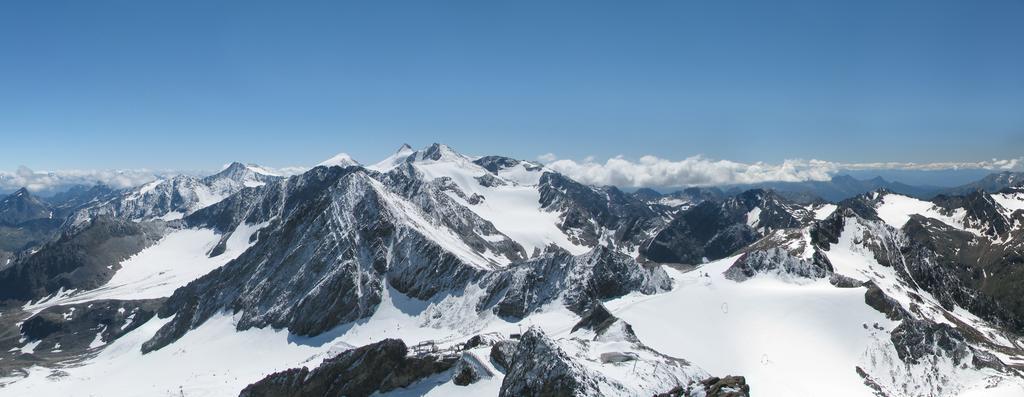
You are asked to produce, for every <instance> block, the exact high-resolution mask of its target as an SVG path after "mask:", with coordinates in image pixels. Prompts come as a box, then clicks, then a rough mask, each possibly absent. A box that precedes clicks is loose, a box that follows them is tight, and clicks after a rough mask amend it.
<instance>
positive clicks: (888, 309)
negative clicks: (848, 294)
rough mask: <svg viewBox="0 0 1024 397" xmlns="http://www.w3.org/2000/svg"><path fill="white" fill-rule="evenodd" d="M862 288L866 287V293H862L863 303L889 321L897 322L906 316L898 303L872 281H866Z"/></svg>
mask: <svg viewBox="0 0 1024 397" xmlns="http://www.w3.org/2000/svg"><path fill="white" fill-rule="evenodd" d="M864 286H865V287H867V291H864V303H866V304H867V305H868V306H871V307H872V308H874V309H875V310H878V311H879V312H881V313H882V314H885V317H887V318H889V319H890V320H893V321H899V320H902V319H903V317H904V316H905V315H906V314H905V313H904V310H903V308H902V307H900V304H899V302H896V300H895V299H892V298H890V297H889V296H888V295H886V294H885V292H883V291H882V289H881V288H878V285H876V284H875V283H874V282H873V281H868V282H867V283H865V284H864Z"/></svg>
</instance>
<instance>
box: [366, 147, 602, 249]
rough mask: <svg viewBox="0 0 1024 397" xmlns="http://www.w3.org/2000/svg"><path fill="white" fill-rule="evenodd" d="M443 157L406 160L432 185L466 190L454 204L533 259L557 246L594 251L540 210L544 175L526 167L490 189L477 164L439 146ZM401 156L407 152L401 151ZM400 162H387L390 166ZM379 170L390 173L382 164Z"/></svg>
mask: <svg viewBox="0 0 1024 397" xmlns="http://www.w3.org/2000/svg"><path fill="white" fill-rule="evenodd" d="M436 146H437V148H436V150H437V153H438V156H436V157H433V158H432V157H426V156H424V155H423V153H424V152H426V151H427V150H429V149H430V148H428V149H424V150H421V151H418V152H414V153H409V154H408V155H407V156H406V157H405V158H408V159H410V160H412V162H411V164H412V165H413V166H414V167H415V168H416V170H418V171H419V172H421V173H422V174H423V176H424V178H425V179H427V180H438V179H441V178H445V179H447V180H450V181H451V182H453V183H454V184H455V186H457V187H458V189H460V190H461V192H462V193H463V194H462V195H458V194H454V193H450V196H451V197H452V199H454V200H456V201H457V202H459V203H460V204H462V205H464V206H466V208H469V209H470V210H471V211H473V212H475V213H476V214H477V215H479V216H480V217H482V218H484V219H486V220H488V221H491V223H493V224H494V227H496V228H497V229H498V231H500V232H502V233H503V234H505V235H506V236H508V237H509V238H511V239H512V240H514V241H515V242H517V243H519V244H520V245H521V246H522V247H523V248H524V249H525V250H526V252H527V254H531V253H533V252H534V250H543V249H544V247H546V246H548V245H550V244H555V245H557V246H559V247H562V248H565V249H566V250H568V251H569V252H572V253H576V254H582V253H584V252H586V251H587V250H588V249H589V248H588V247H583V246H579V245H576V244H574V243H573V242H571V241H570V240H569V238H568V236H566V235H565V233H564V232H562V230H560V229H559V228H558V226H557V225H558V220H559V214H558V213H556V212H550V211H545V210H544V209H542V208H541V205H540V191H539V190H538V189H537V183H538V182H539V181H540V177H541V175H542V174H543V173H544V172H545V171H544V170H527V169H526V168H525V164H519V165H517V166H514V167H511V168H509V169H503V170H501V171H499V173H498V175H497V176H496V178H497V179H498V180H499V181H500V182H497V183H488V184H487V185H490V186H485V184H484V183H482V182H481V181H480V178H483V177H485V176H489V175H491V174H490V173H489V172H488V171H487V170H486V169H484V168H483V167H481V166H479V165H477V164H475V163H473V159H472V158H470V157H468V156H464V155H462V154H459V153H457V152H455V151H454V150H452V149H451V148H449V147H448V146H445V145H436ZM399 153H404V152H403V151H400V152H399ZM392 161H394V160H390V159H389V160H385V162H387V163H390V162H392ZM377 168H378V169H384V168H385V167H384V166H382V165H378V166H377ZM474 196H477V197H480V198H482V200H481V201H479V202H477V203H469V202H468V201H467V200H466V199H465V198H466V197H474Z"/></svg>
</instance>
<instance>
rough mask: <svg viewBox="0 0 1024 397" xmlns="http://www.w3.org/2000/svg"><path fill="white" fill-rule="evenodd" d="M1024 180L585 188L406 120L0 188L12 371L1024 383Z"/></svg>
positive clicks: (19, 382)
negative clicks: (378, 138) (453, 143)
mask: <svg viewBox="0 0 1024 397" xmlns="http://www.w3.org/2000/svg"><path fill="white" fill-rule="evenodd" d="M1022 183H1024V178H1021V177H1020V175H1019V174H1013V173H1003V174H994V175H992V176H990V177H987V178H985V179H983V180H982V181H979V182H977V183H974V184H970V185H966V186H962V187H958V188H954V189H939V188H932V187H914V186H909V185H903V184H899V183H894V182H888V181H885V180H882V179H880V178H878V179H872V180H866V181H864V180H857V179H854V178H851V177H848V176H837V177H835V178H833V179H832V180H831V181H825V182H800V183H772V184H762V185H756V186H754V185H751V186H724V187H707V188H688V189H685V190H681V191H677V192H673V193H665V194H663V193H660V192H657V191H654V190H651V189H640V190H637V191H633V192H627V191H623V190H621V189H619V188H616V187H612V186H588V185H585V184H582V183H579V182H577V181H575V180H573V179H572V178H570V177H568V176H566V175H563V174H560V173H558V172H555V171H553V170H551V169H549V168H547V167H545V166H544V165H543V164H540V163H536V162H532V161H524V160H518V159H513V158H509V157H504V156H499V155H488V156H470V155H465V154H462V153H459V152H458V151H456V150H454V149H453V148H451V147H449V146H447V145H443V144H433V145H430V146H428V147H425V148H422V149H418V150H417V149H413V148H411V147H409V146H408V145H403V146H402V147H400V148H399V149H398V150H397V151H396V152H395V153H394V154H393V155H391V156H389V157H388V158H386V159H383V160H381V161H379V162H377V163H374V164H369V165H367V164H360V163H358V162H356V161H354V160H353V159H352V158H351V157H349V156H347V155H345V154H344V153H342V154H339V155H337V156H334V157H333V158H331V159H328V160H326V161H324V162H322V163H320V165H318V166H316V167H314V168H312V169H310V170H308V171H306V172H304V173H301V174H298V175H294V176H289V177H284V176H279V175H274V174H273V173H272V172H269V171H267V170H266V169H264V168H262V167H259V166H256V165H246V164H242V163H232V164H231V165H230V166H228V167H227V168H226V169H224V170H222V171H221V172H218V173H216V174H213V175H210V176H207V177H193V176H176V177H170V178H165V179H160V180H157V181H154V182H152V183H149V184H146V185H143V186H138V187H133V188H127V189H110V188H106V187H103V186H90V187H79V188H76V189H73V190H70V191H68V192H66V193H63V194H61V195H57V196H53V197H50V198H48V199H46V200H43V199H40V198H37V197H34V196H33V195H32V194H31V193H30V192H28V191H27V190H19V191H17V192H15V193H14V194H12V195H10V196H8V197H7V198H5V199H3V201H0V265H2V266H0V302H2V303H0V394H4V395H7V394H10V395H29V394H31V395H39V396H49V395H53V396H77V395H81V396H90V395H104V396H121V395H123V396H137V395H178V396H180V395H185V396H223V395H240V396H327V395H346V396H369V395H391V396H409V395H445V396H450V395H467V396H468V395H473V396H478V395H499V396H532V395H551V396H563V395H587V396H590V395H614V396H637V395H659V396H660V395H664V396H748V395H751V394H754V395H769V396H775V395H780V396H781V395H786V396H793V395H838V396H846V395H850V396H960V395H972V396H988V395H991V396H1003V395H1005V396H1011V395H1024V373H1022V372H1021V371H1022V369H1024V339H1022V338H1021V335H1022V332H1024V293H1022V292H1024V291H1022V290H1021V287H1020V285H1021V282H1022V281H1024V271H1022V269H1024V267H1022V266H1024V187H1022Z"/></svg>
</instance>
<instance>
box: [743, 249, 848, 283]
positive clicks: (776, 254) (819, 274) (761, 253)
mask: <svg viewBox="0 0 1024 397" xmlns="http://www.w3.org/2000/svg"><path fill="white" fill-rule="evenodd" d="M831 272H832V265H831V264H830V263H829V261H828V258H826V257H825V256H824V255H822V254H821V253H819V252H817V251H815V252H814V254H813V255H812V257H811V259H805V258H799V257H796V256H793V255H792V254H790V253H789V252H788V251H786V250H785V249H782V248H779V247H775V248H770V249H766V250H756V251H750V252H747V253H745V254H743V255H742V256H740V257H739V258H738V259H736V262H735V263H733V265H732V266H730V267H729V269H726V271H725V273H724V275H725V278H727V279H730V280H733V281H740V282H742V281H746V280H748V279H750V278H751V277H754V276H756V275H758V274H767V273H771V274H776V275H779V276H782V277H791V278H803V279H812V280H813V279H819V278H825V277H828V276H829V275H830V274H831Z"/></svg>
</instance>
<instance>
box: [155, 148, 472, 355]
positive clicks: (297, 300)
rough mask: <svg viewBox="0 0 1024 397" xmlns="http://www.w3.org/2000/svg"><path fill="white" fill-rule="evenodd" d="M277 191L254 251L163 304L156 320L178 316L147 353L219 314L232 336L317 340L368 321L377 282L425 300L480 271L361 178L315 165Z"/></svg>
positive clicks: (376, 297)
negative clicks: (276, 332)
mask: <svg viewBox="0 0 1024 397" xmlns="http://www.w3.org/2000/svg"><path fill="white" fill-rule="evenodd" d="M310 179H311V180H310ZM305 185H314V186H317V187H320V189H319V190H317V189H311V188H307V187H305ZM285 189H286V190H294V191H295V193H294V194H292V193H290V192H286V193H284V194H281V197H284V201H283V202H282V203H280V204H278V207H277V209H276V213H277V214H278V215H277V217H276V218H275V220H274V221H273V222H272V223H271V225H269V226H268V227H267V228H266V230H265V231H262V232H261V233H260V235H259V240H258V241H257V243H256V244H255V245H254V246H253V247H251V248H250V249H249V250H248V251H246V252H245V253H244V254H242V255H241V256H240V257H238V258H237V259H235V260H233V261H231V262H229V263H228V264H227V265H225V266H223V267H221V268H219V269H217V270H215V271H213V272H211V273H210V274H207V275H206V276H203V277H202V278H200V279H198V280H196V281H194V282H192V283H190V284H189V285H187V286H186V287H183V288H181V289H179V290H177V291H175V293H174V295H173V296H171V297H170V298H169V299H168V301H167V304H166V305H165V307H164V308H163V309H161V311H160V315H161V316H162V317H166V316H170V315H173V314H177V315H176V316H175V318H174V320H173V321H172V322H170V323H168V324H166V325H165V326H164V327H163V328H162V329H161V330H160V331H159V332H158V333H157V335H156V336H155V337H154V338H153V340H151V341H150V342H147V344H146V349H147V350H152V349H157V348H159V347H162V346H164V345H166V344H167V343H169V342H171V341H173V340H176V339H177V338H179V337H180V336H181V335H183V334H184V333H185V332H186V331H187V330H188V329H190V328H194V327H196V326H198V325H199V324H201V323H202V322H204V321H205V320H206V319H208V318H209V317H210V316H212V315H213V314H215V313H217V312H218V311H220V310H222V309H225V308H226V309H230V310H232V311H233V312H236V313H240V316H239V321H238V327H239V328H240V329H246V328H249V327H263V326H267V325H271V326H274V327H278V328H288V329H289V331H291V332H293V333H296V334H300V335H316V334H319V333H321V332H323V331H326V330H328V329H330V328H331V327H333V326H335V325H338V324H341V323H345V322H349V321H354V320H356V319H359V318H362V317H366V316H369V315H370V314H372V313H373V310H374V309H375V307H376V305H377V304H378V303H379V302H380V298H381V294H382V291H383V288H384V282H385V279H386V280H387V283H388V284H389V285H390V286H392V287H394V288H395V289H397V290H398V291H399V292H402V293H404V294H407V295H409V296H412V297H415V298H419V299H427V298H429V297H431V296H433V295H434V294H436V293H438V292H440V291H447V290H452V289H459V288H461V287H462V286H464V285H465V284H466V283H467V282H469V281H471V280H473V279H475V278H477V277H479V275H480V273H481V270H480V269H478V268H476V267H474V266H471V265H469V264H467V263H465V262H463V260H462V259H461V258H459V257H457V256H456V255H454V254H452V253H451V252H450V251H447V250H445V249H444V248H443V247H442V246H440V245H438V244H437V243H436V242H434V241H433V240H430V239H429V238H427V237H426V236H424V235H423V234H422V233H421V232H420V231H419V230H418V229H417V228H415V227H413V226H411V225H410V224H409V223H407V222H406V221H402V218H401V217H402V216H404V215H403V214H402V213H400V212H396V211H395V208H393V204H391V202H390V201H389V199H388V198H387V195H388V194H391V193H388V192H385V191H383V190H381V188H379V185H377V182H375V181H373V180H371V179H370V178H369V177H368V176H367V174H366V173H365V172H363V171H358V170H356V169H354V168H351V167H350V168H348V169H341V168H338V167H332V168H324V167H319V168H318V169H316V170H314V171H313V172H310V173H307V174H304V175H303V176H302V177H301V179H299V180H295V181H293V182H291V183H289V184H288V185H287V186H285ZM317 192H319V193H317ZM226 205H231V204H230V203H226ZM268 212H269V211H268ZM261 213H262V212H261Z"/></svg>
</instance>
